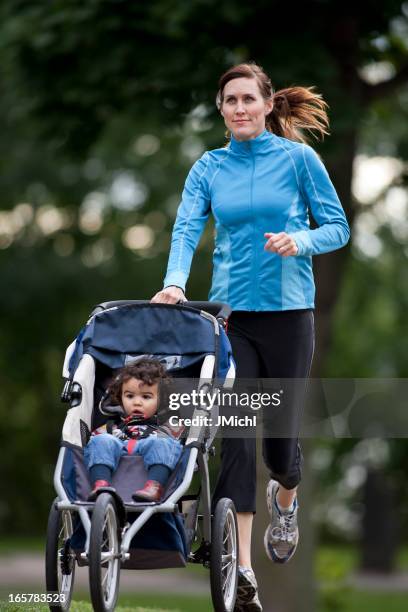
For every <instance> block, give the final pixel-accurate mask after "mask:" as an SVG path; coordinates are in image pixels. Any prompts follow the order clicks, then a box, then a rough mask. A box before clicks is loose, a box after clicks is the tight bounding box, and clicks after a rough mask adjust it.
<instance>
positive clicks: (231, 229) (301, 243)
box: [152, 63, 349, 612]
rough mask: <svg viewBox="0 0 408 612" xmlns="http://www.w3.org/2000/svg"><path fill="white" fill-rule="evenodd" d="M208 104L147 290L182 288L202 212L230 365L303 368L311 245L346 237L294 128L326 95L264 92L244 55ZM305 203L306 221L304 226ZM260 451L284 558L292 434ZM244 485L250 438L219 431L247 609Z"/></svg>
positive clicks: (241, 372) (321, 127)
mask: <svg viewBox="0 0 408 612" xmlns="http://www.w3.org/2000/svg"><path fill="white" fill-rule="evenodd" d="M217 106H218V108H219V110H220V112H221V115H222V116H223V118H224V121H225V125H226V127H227V129H228V131H229V134H230V142H229V143H228V145H227V146H226V147H224V148H220V149H215V150H213V151H207V152H206V153H204V155H203V156H202V157H201V158H200V159H199V160H198V161H197V162H196V163H195V164H194V165H193V167H192V169H191V170H190V173H189V175H188V177H187V180H186V183H185V187H184V191H183V196H182V201H181V204H180V206H179V209H178V213H177V218H176V222H175V226H174V230H173V236H172V243H171V250H170V255H169V262H168V269H167V275H166V278H165V281H164V289H163V290H162V291H160V292H159V293H157V294H156V295H155V296H154V298H153V300H152V301H153V302H163V303H176V302H178V301H180V300H181V301H184V300H185V297H184V289H185V284H186V281H187V279H188V276H189V272H190V266H191V260H192V257H193V254H194V251H195V249H196V247H197V244H198V241H199V239H200V236H201V233H202V231H203V229H204V226H205V223H206V221H207V219H208V216H209V214H210V212H211V213H212V214H213V216H214V219H215V226H216V239H215V250H214V256H213V266H214V267H213V277H212V286H211V292H210V296H209V299H210V300H214V301H220V302H227V303H228V304H230V306H231V307H232V310H233V312H232V315H231V317H230V319H229V326H228V336H229V339H230V341H231V345H232V349H233V354H234V358H235V361H236V364H237V377H239V378H260V377H263V378H307V377H308V376H309V373H310V367H311V362H312V357H313V348H314V325H313V308H314V296H315V286H314V280H313V272H312V256H313V255H320V254H323V253H327V252H329V251H333V250H335V249H339V248H340V247H342V246H344V245H345V244H346V243H347V241H348V239H349V227H348V224H347V220H346V218H345V215H344V212H343V209H342V206H341V204H340V202H339V199H338V197H337V194H336V191H335V189H334V187H333V185H332V183H331V181H330V178H329V176H328V174H327V171H326V169H325V167H324V165H323V164H322V162H321V161H320V159H319V157H318V156H317V154H316V153H315V152H314V150H313V149H312V148H311V147H309V146H308V145H307V144H305V140H304V137H303V136H302V133H301V130H302V129H303V130H309V131H311V132H312V133H314V132H316V133H317V134H318V135H320V136H321V137H323V136H324V134H328V118H327V114H326V108H327V104H326V103H325V102H324V101H323V100H322V98H321V96H320V95H318V94H316V93H314V92H313V88H304V87H290V88H287V89H283V90H280V91H278V92H276V93H274V92H273V89H272V85H271V81H270V79H269V77H268V76H267V75H266V74H265V72H264V71H263V69H262V68H261V67H259V66H257V65H256V64H254V63H249V64H239V65H237V66H234V67H232V68H231V69H229V70H228V71H227V72H226V73H225V74H223V75H222V77H221V79H220V82H219V91H218V95H217ZM309 212H310V213H311V215H312V216H313V218H314V220H315V222H316V225H317V227H316V229H310V226H309ZM294 395H296V393H295V394H294ZM298 399H299V398H296V397H294V398H293V401H297V400H298ZM263 456H264V460H265V463H266V466H267V468H268V470H269V472H270V475H271V480H270V482H269V484H268V488H267V503H268V508H269V511H270V516H271V519H270V525H269V526H268V527H267V529H266V532H265V539H264V544H265V550H266V554H267V555H268V557H269V558H270V559H271V560H273V561H275V562H278V563H285V562H287V561H288V560H289V559H290V558H291V557H292V556H293V554H294V552H295V550H296V546H297V542H298V527H297V509H298V504H297V499H296V489H297V486H298V484H299V482H300V479H301V469H300V465H301V452H300V448H299V444H298V440H297V438H296V437H292V438H279V439H274V438H265V439H264V440H263ZM255 492H256V440H255V439H251V438H249V439H248V438H245V439H237V438H228V439H227V438H224V439H223V441H222V450H221V469H220V474H219V478H218V482H217V485H216V490H215V492H214V503H215V502H216V501H217V500H218V499H220V498H221V497H229V498H231V499H232V500H233V501H234V504H235V506H236V509H237V516H238V528H239V546H240V559H239V562H240V570H239V581H238V597H237V603H236V608H235V609H236V610H245V611H247V612H250V611H252V612H254V611H260V610H262V606H261V604H260V602H259V598H258V594H257V583H256V580H255V576H254V573H253V571H252V569H251V556H250V548H251V530H252V519H253V513H254V512H255Z"/></svg>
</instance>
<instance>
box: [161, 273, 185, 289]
mask: <svg viewBox="0 0 408 612" xmlns="http://www.w3.org/2000/svg"><path fill="white" fill-rule="evenodd" d="M187 278H188V277H187V274H186V273H185V272H182V271H181V270H178V271H175V272H169V273H168V274H167V275H166V278H165V279H164V283H163V288H164V289H165V288H166V287H169V285H174V286H175V287H179V288H180V289H182V291H185V289H186V282H187Z"/></svg>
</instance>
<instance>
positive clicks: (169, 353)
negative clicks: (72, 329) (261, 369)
mask: <svg viewBox="0 0 408 612" xmlns="http://www.w3.org/2000/svg"><path fill="white" fill-rule="evenodd" d="M217 325H218V324H217ZM218 331H219V333H218V334H217V333H216V329H215V328H214V323H213V321H212V320H210V319H208V318H206V317H204V316H203V315H201V313H200V312H199V311H198V310H195V309H193V308H189V307H186V306H173V305H172V306H168V305H166V304H143V305H140V304H132V305H124V306H119V307H113V308H109V309H107V310H104V311H102V312H97V313H96V314H95V315H93V316H92V317H91V318H90V320H89V321H88V323H87V324H86V326H85V327H84V328H83V329H82V330H81V332H80V333H79V335H78V337H77V339H76V345H75V350H74V352H73V354H72V356H71V359H70V362H69V371H70V374H72V373H73V372H74V371H75V369H76V368H77V366H78V363H79V361H80V359H81V357H82V355H83V354H84V353H87V354H89V355H91V356H92V357H94V358H95V359H97V360H98V361H99V362H101V363H103V364H104V365H106V366H108V367H110V368H112V369H115V368H119V367H121V366H123V365H125V364H126V363H128V362H129V361H131V360H132V359H134V358H135V357H137V356H139V355H149V356H156V357H157V358H159V359H161V360H163V361H164V362H166V365H167V368H168V369H169V370H177V369H185V368H186V367H188V366H189V365H191V364H193V363H195V362H196V361H197V360H198V359H199V358H201V357H202V356H204V355H211V354H213V355H216V357H218V359H217V362H218V364H217V375H218V376H220V377H224V376H225V375H226V372H227V370H228V368H229V365H230V358H231V346H230V344H229V341H228V338H227V336H226V334H225V332H224V330H223V328H222V327H221V326H220V325H218Z"/></svg>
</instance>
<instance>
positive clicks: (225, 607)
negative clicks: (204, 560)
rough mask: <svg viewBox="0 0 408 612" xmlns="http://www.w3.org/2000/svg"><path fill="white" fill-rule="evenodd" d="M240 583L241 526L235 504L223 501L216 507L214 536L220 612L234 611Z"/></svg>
mask: <svg viewBox="0 0 408 612" xmlns="http://www.w3.org/2000/svg"><path fill="white" fill-rule="evenodd" d="M237 581H238V525H237V516H236V513H235V507H234V503H233V502H232V501H231V500H230V499H228V498H226V497H223V498H222V499H220V500H219V502H218V503H217V505H216V507H215V512H214V518H213V523H212V535H211V565H210V582H211V597H212V600H213V606H214V610H215V611H216V612H231V611H232V610H233V609H234V605H235V598H236V595H237Z"/></svg>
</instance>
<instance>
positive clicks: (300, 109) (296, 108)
mask: <svg viewBox="0 0 408 612" xmlns="http://www.w3.org/2000/svg"><path fill="white" fill-rule="evenodd" d="M242 77H243V78H249V79H256V81H257V83H258V87H259V90H260V92H261V94H262V97H263V98H264V99H265V100H273V109H272V111H271V112H270V113H269V115H267V116H266V121H265V125H266V129H267V130H269V131H270V132H272V133H273V134H276V135H277V136H283V137H284V138H288V139H289V140H295V141H298V142H304V143H306V142H307V138H306V136H305V135H304V134H303V130H306V131H307V132H309V133H310V134H311V135H312V136H313V137H314V138H321V139H322V140H323V138H324V136H325V135H328V134H329V118H328V116H327V108H328V104H327V102H325V101H324V100H323V98H322V96H321V95H320V94H318V93H316V92H315V91H314V89H315V88H314V87H287V88H286V89H280V90H279V91H277V92H275V93H274V91H273V87H272V83H271V80H270V78H269V77H268V75H267V74H266V73H265V72H264V70H263V68H261V66H258V65H257V64H255V63H254V62H250V63H247V64H238V65H237V66H233V67H232V68H230V69H229V70H227V72H225V73H224V74H223V75H222V76H221V78H220V80H219V89H218V93H217V99H216V104H217V107H218V109H220V108H221V105H222V102H223V94H224V87H225V85H226V84H227V83H228V82H229V81H232V80H233V79H237V78H242Z"/></svg>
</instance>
